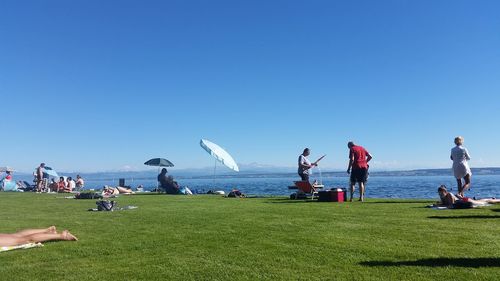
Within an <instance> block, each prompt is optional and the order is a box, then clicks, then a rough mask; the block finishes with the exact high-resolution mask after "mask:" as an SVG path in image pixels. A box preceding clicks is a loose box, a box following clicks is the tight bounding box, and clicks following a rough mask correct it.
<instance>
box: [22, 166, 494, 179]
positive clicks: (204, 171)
mask: <svg viewBox="0 0 500 281" xmlns="http://www.w3.org/2000/svg"><path fill="white" fill-rule="evenodd" d="M169 171H170V172H171V173H172V174H173V175H174V176H175V177H176V178H180V179H182V178H193V179H197V178H199V179H203V178H211V177H213V172H214V171H213V168H200V169H174V168H172V169H171V170H170V169H169ZM157 172H158V171H157V170H147V171H108V172H96V173H79V174H80V175H81V176H82V177H84V178H87V179H99V180H115V179H118V178H134V179H151V178H155V177H156V176H157ZM216 173H217V177H219V178H261V177H268V178H269V177H289V176H295V175H296V173H297V172H296V168H294V167H275V166H270V165H258V164H255V163H252V164H248V165H241V166H240V172H239V173H236V172H234V171H231V170H229V169H227V168H225V167H220V166H219V167H218V169H217V171H216ZM472 173H473V174H474V175H500V168H499V167H491V168H473V169H472ZM60 174H61V175H72V176H75V175H76V174H78V173H77V172H60ZM17 175H18V176H20V177H22V178H26V177H30V176H31V175H30V174H26V173H17ZM322 175H323V176H324V177H339V176H347V174H346V172H345V171H344V170H342V171H323V172H322ZM451 175H452V172H451V169H450V168H447V169H416V170H407V171H370V176H372V177H376V176H451Z"/></svg>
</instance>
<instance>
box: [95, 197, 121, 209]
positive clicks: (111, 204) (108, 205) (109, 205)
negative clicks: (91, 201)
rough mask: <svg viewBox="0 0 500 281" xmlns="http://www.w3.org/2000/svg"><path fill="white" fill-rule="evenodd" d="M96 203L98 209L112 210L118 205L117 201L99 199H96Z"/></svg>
mask: <svg viewBox="0 0 500 281" xmlns="http://www.w3.org/2000/svg"><path fill="white" fill-rule="evenodd" d="M95 203H96V205H97V210H98V211H106V212H112V211H113V209H114V208H115V206H116V202H115V201H105V200H99V201H96V202H95Z"/></svg>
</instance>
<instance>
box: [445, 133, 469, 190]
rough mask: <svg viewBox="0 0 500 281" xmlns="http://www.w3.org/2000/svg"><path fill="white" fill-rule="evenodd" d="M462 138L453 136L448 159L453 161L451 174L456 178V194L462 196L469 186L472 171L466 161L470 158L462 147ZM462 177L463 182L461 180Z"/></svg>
mask: <svg viewBox="0 0 500 281" xmlns="http://www.w3.org/2000/svg"><path fill="white" fill-rule="evenodd" d="M463 143H464V138H463V137H460V136H459V137H456V138H455V145H456V146H455V147H454V148H452V149H451V155H450V159H451V160H452V161H453V175H454V176H455V178H456V180H457V187H458V195H460V196H462V197H464V196H465V195H464V190H468V189H469V188H470V182H471V177H472V172H471V170H470V167H469V163H468V162H467V161H469V160H470V156H469V151H468V150H467V148H465V147H463V146H462V145H463ZM462 179H463V182H462Z"/></svg>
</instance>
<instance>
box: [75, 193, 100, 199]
mask: <svg viewBox="0 0 500 281" xmlns="http://www.w3.org/2000/svg"><path fill="white" fill-rule="evenodd" d="M75 199H102V195H101V194H99V193H95V192H85V193H78V194H76V195H75Z"/></svg>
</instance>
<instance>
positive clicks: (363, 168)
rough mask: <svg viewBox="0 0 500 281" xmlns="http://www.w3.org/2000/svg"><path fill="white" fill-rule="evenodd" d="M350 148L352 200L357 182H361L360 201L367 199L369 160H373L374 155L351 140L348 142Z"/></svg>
mask: <svg viewBox="0 0 500 281" xmlns="http://www.w3.org/2000/svg"><path fill="white" fill-rule="evenodd" d="M347 147H348V148H349V167H347V174H350V175H351V200H350V201H351V202H352V197H353V195H354V189H355V186H356V182H357V183H358V184H359V201H361V202H363V201H364V200H365V185H366V180H367V179H368V162H370V160H372V156H371V155H370V153H369V152H368V151H366V149H365V148H364V147H362V146H359V145H355V144H354V142H352V141H350V142H349V143H347Z"/></svg>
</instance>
